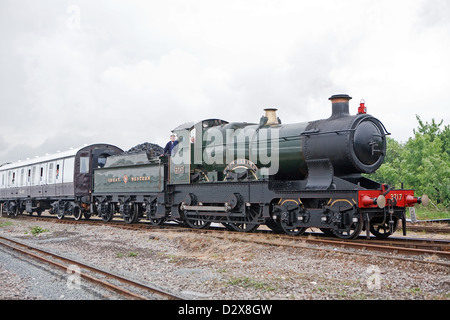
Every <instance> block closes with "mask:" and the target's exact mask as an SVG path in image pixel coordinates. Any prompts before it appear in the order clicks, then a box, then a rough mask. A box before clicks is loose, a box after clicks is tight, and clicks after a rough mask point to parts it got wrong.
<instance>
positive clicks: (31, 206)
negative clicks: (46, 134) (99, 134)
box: [0, 144, 123, 219]
mask: <svg viewBox="0 0 450 320" xmlns="http://www.w3.org/2000/svg"><path fill="white" fill-rule="evenodd" d="M122 152H123V151H122V149H120V148H118V147H116V146H113V145H108V144H94V145H90V146H84V147H82V148H77V149H71V150H69V151H65V152H58V153H56V154H53V155H46V156H44V157H36V158H34V159H27V160H24V161H18V162H15V163H9V164H5V165H2V166H1V167H0V209H1V210H2V213H5V214H8V215H17V214H19V213H22V212H23V211H26V212H28V213H29V214H32V213H33V212H36V213H37V214H38V215H41V213H42V212H43V211H44V210H47V209H49V210H50V212H51V213H54V214H57V215H58V217H59V218H62V217H64V215H73V216H74V217H75V219H80V218H81V216H82V214H83V213H84V214H85V217H88V216H89V215H90V202H91V199H90V195H91V191H92V190H91V189H92V174H93V170H94V168H98V167H102V166H103V165H104V164H105V163H106V158H107V157H108V156H110V155H113V154H117V153H122Z"/></svg>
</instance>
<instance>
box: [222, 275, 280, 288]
mask: <svg viewBox="0 0 450 320" xmlns="http://www.w3.org/2000/svg"><path fill="white" fill-rule="evenodd" d="M228 284H229V285H232V286H240V287H244V288H254V289H258V290H263V291H274V290H275V289H276V288H275V287H273V286H271V285H270V284H268V283H266V282H264V281H257V280H255V279H251V278H249V277H239V278H232V279H231V280H229V281H228Z"/></svg>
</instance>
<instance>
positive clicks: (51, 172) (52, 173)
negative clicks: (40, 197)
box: [47, 161, 56, 184]
mask: <svg viewBox="0 0 450 320" xmlns="http://www.w3.org/2000/svg"><path fill="white" fill-rule="evenodd" d="M55 181H56V162H55V161H53V162H49V163H48V170H47V184H54V183H55Z"/></svg>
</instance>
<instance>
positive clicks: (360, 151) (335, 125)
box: [303, 95, 388, 176]
mask: <svg viewBox="0 0 450 320" xmlns="http://www.w3.org/2000/svg"><path fill="white" fill-rule="evenodd" d="M350 99H351V97H350V96H348V95H334V96H332V97H331V98H330V100H331V102H332V115H331V117H329V118H328V119H325V120H318V121H313V122H310V124H309V126H308V127H307V128H306V131H305V132H304V133H303V136H305V139H304V144H303V153H304V155H305V159H306V160H307V161H314V160H319V159H324V160H326V161H329V162H330V164H331V165H332V167H333V170H334V174H335V175H337V176H345V175H349V174H355V173H373V172H375V171H376V170H377V169H378V168H379V167H380V166H381V165H382V164H383V161H384V157H385V154H386V134H388V133H387V132H386V129H385V128H384V126H383V124H382V123H381V122H380V121H379V120H378V119H376V118H374V117H372V116H370V115H368V114H366V113H359V114H357V115H354V116H350V113H349V100H350Z"/></svg>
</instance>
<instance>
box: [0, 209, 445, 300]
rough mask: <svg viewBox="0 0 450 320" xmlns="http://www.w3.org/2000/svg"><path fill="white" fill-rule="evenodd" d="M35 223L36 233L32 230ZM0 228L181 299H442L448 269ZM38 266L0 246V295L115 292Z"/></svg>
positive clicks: (46, 226)
mask: <svg viewBox="0 0 450 320" xmlns="http://www.w3.org/2000/svg"><path fill="white" fill-rule="evenodd" d="M35 226H39V227H40V229H41V230H44V231H45V232H41V233H39V234H35V235H33V234H32V233H31V229H32V228H33V227H35ZM0 234H1V235H3V236H6V237H10V238H14V239H17V240H19V241H22V242H26V243H28V244H30V245H32V246H37V247H39V248H42V249H45V250H48V251H52V252H55V253H58V254H62V255H65V256H68V257H70V258H75V259H79V260H81V261H84V262H87V263H89V264H91V265H94V266H97V267H99V268H102V269H105V270H110V271H112V272H114V273H117V274H121V275H123V276H126V277H130V278H133V279H136V280H139V281H141V282H144V283H145V282H147V283H153V284H155V285H157V286H159V287H161V288H166V289H167V290H169V291H170V292H174V293H177V294H179V295H181V296H183V297H185V298H187V299H214V300H217V299H240V300H246V299H346V300H349V299H355V300H360V299H402V300H403V299H407V300H409V299H417V300H423V299H439V300H448V299H450V276H449V268H448V267H445V266H439V265H431V264H430V265H429V264H423V263H415V262H407V261H399V260H394V259H386V258H379V257H375V256H362V255H358V254H356V253H355V254H346V253H342V252H340V251H342V249H336V248H335V249H333V248H330V247H327V250H310V249H307V248H289V247H278V246H269V245H264V244H255V243H249V242H242V241H239V235H236V234H230V235H229V236H228V235H226V236H225V238H219V237H216V236H214V234H210V233H193V232H189V231H186V232H177V231H168V230H161V229H152V230H140V231H135V230H126V229H120V228H115V227H111V226H106V225H98V226H95V225H84V224H83V225H82V224H74V225H72V224H70V225H69V224H59V223H54V222H51V221H49V222H47V221H33V220H31V219H20V218H16V219H13V218H5V217H3V218H0ZM243 236H249V235H243ZM250 236H252V235H250ZM256 236H258V237H261V235H255V237H256ZM221 237H223V235H222V236H221ZM330 249H333V250H331V251H330ZM428 259H434V258H433V257H429V258H428ZM46 268H48V267H46ZM43 269H45V268H43V267H40V266H39V263H37V262H35V263H30V262H29V261H25V259H23V258H20V256H18V255H17V254H12V253H11V252H9V251H7V250H6V249H1V250H0V283H1V284H2V285H1V286H0V299H117V296H114V295H108V294H105V293H102V292H99V291H96V290H94V289H92V290H91V289H89V290H87V291H86V292H82V290H80V289H69V288H68V287H67V277H68V274H67V273H64V272H62V271H58V272H59V273H57V272H56V271H55V272H48V271H45V270H43Z"/></svg>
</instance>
